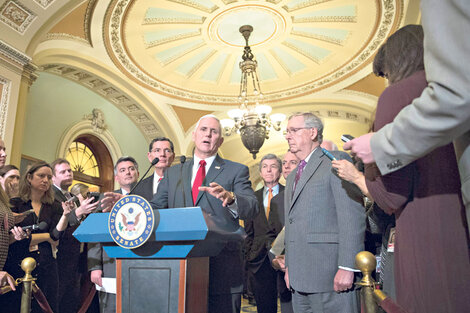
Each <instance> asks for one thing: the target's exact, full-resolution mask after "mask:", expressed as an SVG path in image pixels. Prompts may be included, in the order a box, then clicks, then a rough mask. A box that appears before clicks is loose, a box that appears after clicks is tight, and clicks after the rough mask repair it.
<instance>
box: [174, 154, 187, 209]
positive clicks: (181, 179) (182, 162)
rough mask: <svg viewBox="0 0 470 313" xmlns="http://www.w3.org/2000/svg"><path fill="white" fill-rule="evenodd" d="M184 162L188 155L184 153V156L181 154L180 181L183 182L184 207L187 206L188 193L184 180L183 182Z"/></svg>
mask: <svg viewBox="0 0 470 313" xmlns="http://www.w3.org/2000/svg"><path fill="white" fill-rule="evenodd" d="M184 162H186V156H185V155H182V156H180V163H181V173H180V174H181V176H180V182H181V187H182V188H183V207H184V208H185V207H186V194H185V193H184V182H183V165H184ZM175 194H176V193H175Z"/></svg>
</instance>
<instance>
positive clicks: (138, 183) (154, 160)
mask: <svg viewBox="0 0 470 313" xmlns="http://www.w3.org/2000/svg"><path fill="white" fill-rule="evenodd" d="M158 161H160V159H159V158H155V159H153V160H152V163H151V164H150V166H149V168H148V169H147V171H146V172H145V174H144V175H143V176H142V177H141V178H140V179H139V181H138V182H137V184H136V185H135V186H134V187H132V189H131V191H129V195H131V194H132V192H133V191H134V190H135V188H137V186H139V185H140V183H141V182H142V181H143V180H144V178H145V176H146V175H147V173H148V172H149V171H150V169H151V168H152V167H154V166H155V164H157V163H158Z"/></svg>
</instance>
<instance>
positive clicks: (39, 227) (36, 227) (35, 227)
mask: <svg viewBox="0 0 470 313" xmlns="http://www.w3.org/2000/svg"><path fill="white" fill-rule="evenodd" d="M48 227H49V225H47V223H46V222H41V223H39V224H34V225H28V226H23V227H21V229H23V230H24V231H27V230H31V232H33V231H37V230H39V231H45V230H47V228H48Z"/></svg>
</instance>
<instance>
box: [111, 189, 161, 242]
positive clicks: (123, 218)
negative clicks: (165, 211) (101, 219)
mask: <svg viewBox="0 0 470 313" xmlns="http://www.w3.org/2000/svg"><path fill="white" fill-rule="evenodd" d="M154 225H155V216H154V214H153V210H152V207H151V206H150V204H149V203H148V202H147V200H145V199H144V198H142V197H141V196H137V195H128V196H125V197H123V198H121V199H120V200H119V201H118V202H116V204H115V205H114V206H113V208H112V210H111V212H110V213H109V219H108V228H109V233H110V235H111V237H112V238H113V240H114V242H115V243H117V244H118V245H119V246H121V247H123V248H126V249H134V248H137V247H140V246H141V245H143V244H144V243H145V242H146V241H147V240H148V239H149V238H150V236H151V235H152V233H153V228H154Z"/></svg>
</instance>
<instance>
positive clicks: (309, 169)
mask: <svg viewBox="0 0 470 313" xmlns="http://www.w3.org/2000/svg"><path fill="white" fill-rule="evenodd" d="M322 155H323V152H322V151H321V148H320V147H318V148H317V149H316V150H315V152H313V153H312V156H311V157H310V160H308V163H307V165H306V166H305V168H304V171H303V173H302V175H301V176H300V179H299V182H298V183H297V186H296V187H295V191H294V195H293V196H292V201H291V202H290V208H289V212H290V210H292V206H293V204H294V203H295V200H296V199H297V198H298V197H299V194H300V192H301V191H302V189H303V188H304V187H305V184H306V183H307V182H308V181H309V179H310V177H312V176H313V174H314V173H315V172H316V170H317V168H318V167H319V166H320V164H321V163H322V162H323V160H322V159H321V158H320V157H321V156H322ZM294 177H295V176H294Z"/></svg>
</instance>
